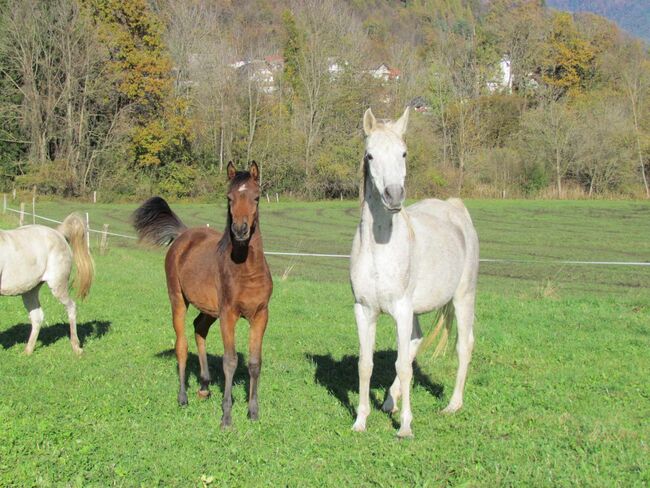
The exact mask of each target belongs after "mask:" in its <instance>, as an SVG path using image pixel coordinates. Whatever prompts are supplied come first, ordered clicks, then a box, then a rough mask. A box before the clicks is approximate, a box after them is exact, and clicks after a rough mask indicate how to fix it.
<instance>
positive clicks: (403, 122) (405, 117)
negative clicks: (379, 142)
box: [393, 107, 409, 137]
mask: <svg viewBox="0 0 650 488" xmlns="http://www.w3.org/2000/svg"><path fill="white" fill-rule="evenodd" d="M408 123H409V107H406V110H404V113H403V114H402V116H401V117H400V118H399V119H398V120H396V121H395V122H393V130H394V131H395V132H396V133H397V134H399V136H400V137H401V136H403V135H404V133H405V132H406V126H407V125H408Z"/></svg>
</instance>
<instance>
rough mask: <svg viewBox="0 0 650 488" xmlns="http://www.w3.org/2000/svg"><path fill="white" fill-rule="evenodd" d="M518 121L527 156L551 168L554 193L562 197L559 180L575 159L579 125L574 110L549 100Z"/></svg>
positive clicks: (540, 164) (560, 181)
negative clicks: (553, 179)
mask: <svg viewBox="0 0 650 488" xmlns="http://www.w3.org/2000/svg"><path fill="white" fill-rule="evenodd" d="M549 98H550V97H549ZM521 124H522V134H521V136H522V143H523V144H524V146H523V148H524V150H525V151H526V157H527V158H528V159H529V160H530V161H535V162H537V163H538V164H539V166H540V167H548V168H549V169H550V171H551V172H552V173H553V174H554V177H555V188H556V191H557V196H558V198H563V196H564V192H563V189H562V180H563V178H564V177H565V175H566V174H567V172H568V171H569V169H570V168H571V167H572V166H573V165H574V162H575V151H576V147H575V144H574V141H575V138H576V134H577V130H578V124H577V121H576V117H575V114H574V112H573V111H572V110H571V109H570V108H569V107H568V106H567V105H566V104H565V103H563V102H559V101H555V100H553V99H549V100H547V101H546V102H545V103H544V104H542V105H540V106H539V107H537V108H536V109H535V110H530V111H528V112H526V113H525V114H524V116H523V117H522V121H521Z"/></svg>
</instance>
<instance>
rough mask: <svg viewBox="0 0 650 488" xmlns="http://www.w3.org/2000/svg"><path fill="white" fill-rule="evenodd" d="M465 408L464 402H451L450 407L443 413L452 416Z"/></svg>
mask: <svg viewBox="0 0 650 488" xmlns="http://www.w3.org/2000/svg"><path fill="white" fill-rule="evenodd" d="M462 406H463V403H462V402H458V403H456V402H450V403H449V405H447V407H446V408H445V409H444V410H443V411H442V412H441V413H443V414H451V413H456V412H458V411H459V410H460V409H461V407H462Z"/></svg>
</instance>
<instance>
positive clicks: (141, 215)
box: [131, 197, 187, 246]
mask: <svg viewBox="0 0 650 488" xmlns="http://www.w3.org/2000/svg"><path fill="white" fill-rule="evenodd" d="M131 222H132V224H133V227H135V230H136V232H137V233H138V238H139V240H140V241H144V242H148V243H149V244H154V245H156V246H169V245H170V244H171V243H172V242H173V241H174V239H176V238H177V237H178V236H179V235H181V234H182V233H183V232H184V231H186V230H187V227H186V225H185V224H184V223H183V222H182V221H181V219H179V218H178V216H177V215H176V214H175V213H174V212H172V209H171V208H169V205H168V204H167V202H166V201H165V200H164V199H162V198H160V197H151V198H150V199H149V200H147V201H146V202H144V203H143V204H142V205H140V207H138V208H137V209H136V210H135V212H133V215H132V216H131Z"/></svg>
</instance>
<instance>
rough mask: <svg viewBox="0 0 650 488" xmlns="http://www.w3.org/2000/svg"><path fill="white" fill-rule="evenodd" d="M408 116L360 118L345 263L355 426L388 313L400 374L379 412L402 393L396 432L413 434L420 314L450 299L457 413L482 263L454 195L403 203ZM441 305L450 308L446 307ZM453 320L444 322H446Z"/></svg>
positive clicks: (361, 425) (362, 419)
mask: <svg viewBox="0 0 650 488" xmlns="http://www.w3.org/2000/svg"><path fill="white" fill-rule="evenodd" d="M408 117H409V112H408V108H407V109H406V111H405V112H404V114H403V115H402V117H400V119H399V120H397V121H395V122H378V121H377V120H376V119H375V117H374V115H373V114H372V111H371V110H370V109H368V110H367V111H366V113H365V115H364V117H363V129H364V131H365V133H366V153H365V156H364V160H363V181H362V188H361V191H362V196H363V203H362V210H361V222H360V223H359V226H358V227H357V232H356V234H355V236H354V243H353V245H352V256H351V262H350V278H351V281H352V290H353V292H354V297H355V305H354V313H355V317H356V321H357V328H358V332H359V343H360V351H359V408H358V410H357V418H356V422H355V423H354V426H353V429H354V430H356V431H363V430H365V428H366V418H367V417H368V414H369V413H370V405H369V390H370V376H371V374H372V366H373V361H372V355H373V349H374V345H375V329H376V322H377V316H378V315H379V313H380V312H385V313H388V314H389V315H391V316H392V317H393V319H395V322H396V324H397V362H396V363H395V369H396V371H397V377H396V378H395V381H394V383H393V384H392V386H391V387H390V389H389V391H388V393H387V396H386V401H385V403H384V405H383V410H384V411H389V412H395V411H397V401H398V399H399V398H400V396H401V398H402V412H401V418H400V429H399V432H398V433H397V435H398V436H399V437H410V436H412V432H411V420H412V418H413V416H412V414H411V404H410V396H409V395H410V385H411V378H412V375H413V368H412V363H413V360H414V358H415V355H416V354H417V351H418V347H419V346H420V343H421V341H422V332H421V329H420V326H419V323H418V315H419V314H422V313H425V312H429V311H431V310H434V309H438V308H440V307H444V306H446V305H448V304H449V303H450V302H453V307H454V309H455V314H456V319H457V323H458V341H457V344H456V351H457V352H458V361H459V364H458V373H457V377H456V385H455V387H454V392H453V394H452V396H451V400H450V402H449V405H448V406H447V407H446V408H445V409H444V412H445V413H452V412H455V411H457V410H458V409H459V408H461V406H462V405H463V388H464V385H465V377H466V375H467V368H468V365H469V362H470V358H471V354H472V348H473V345H474V335H473V332H472V326H473V322H474V301H475V295H476V280H477V275H478V265H479V257H478V256H479V249H478V237H477V235H476V231H475V229H474V226H473V224H472V220H471V218H470V216H469V213H468V212H467V209H466V208H465V206H464V205H463V203H462V202H461V201H460V200H459V199H454V198H452V199H449V200H447V201H442V200H434V199H429V200H423V201H421V202H418V203H416V204H414V205H411V206H409V207H407V208H404V207H402V203H403V202H404V198H405V196H406V195H405V191H404V178H405V176H406V145H405V144H404V140H403V135H404V132H405V131H406V126H407V123H408ZM446 309H448V310H449V311H450V312H451V311H452V310H451V307H450V306H449V307H447V308H446ZM450 318H452V317H447V320H446V324H447V327H450V326H451V320H449V319H450ZM445 332H448V329H446V330H445ZM444 337H446V336H444Z"/></svg>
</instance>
